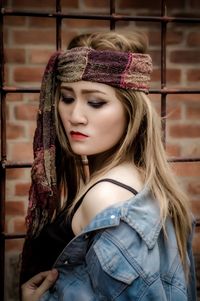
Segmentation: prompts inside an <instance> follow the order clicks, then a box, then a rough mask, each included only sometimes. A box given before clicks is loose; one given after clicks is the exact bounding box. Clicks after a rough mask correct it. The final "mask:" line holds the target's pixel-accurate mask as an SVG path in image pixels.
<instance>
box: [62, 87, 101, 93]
mask: <svg viewBox="0 0 200 301" xmlns="http://www.w3.org/2000/svg"><path fill="white" fill-rule="evenodd" d="M60 88H61V90H67V91H69V92H74V89H73V88H71V87H66V86H62V85H61V86H60ZM81 93H83V94H89V93H101V94H104V95H106V93H104V92H102V91H100V90H96V89H94V90H92V89H83V90H81Z"/></svg>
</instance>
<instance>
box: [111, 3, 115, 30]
mask: <svg viewBox="0 0 200 301" xmlns="http://www.w3.org/2000/svg"><path fill="white" fill-rule="evenodd" d="M115 6H116V5H115V0H110V15H111V16H114V15H115ZM110 30H115V19H110Z"/></svg>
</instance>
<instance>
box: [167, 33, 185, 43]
mask: <svg viewBox="0 0 200 301" xmlns="http://www.w3.org/2000/svg"><path fill="white" fill-rule="evenodd" d="M182 41H183V32H182V31H175V30H173V31H172V30H168V31H167V37H166V42H167V45H177V44H180V43H181V42H182Z"/></svg>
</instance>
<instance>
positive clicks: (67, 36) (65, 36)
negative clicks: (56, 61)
mask: <svg viewBox="0 0 200 301" xmlns="http://www.w3.org/2000/svg"><path fill="white" fill-rule="evenodd" d="M77 34H78V32H75V31H72V32H71V31H68V30H67V29H63V30H62V33H61V38H62V49H63V50H66V49H67V46H68V44H69V42H70V41H71V40H72V39H73V38H74V37H75V36H76V35H77Z"/></svg>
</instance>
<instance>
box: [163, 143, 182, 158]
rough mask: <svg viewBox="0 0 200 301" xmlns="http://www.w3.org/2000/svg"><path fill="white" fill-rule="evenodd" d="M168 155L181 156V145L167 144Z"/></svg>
mask: <svg viewBox="0 0 200 301" xmlns="http://www.w3.org/2000/svg"><path fill="white" fill-rule="evenodd" d="M166 152H167V155H168V156H169V157H170V156H171V157H179V156H180V153H181V152H180V146H179V145H175V144H167V145H166Z"/></svg>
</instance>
